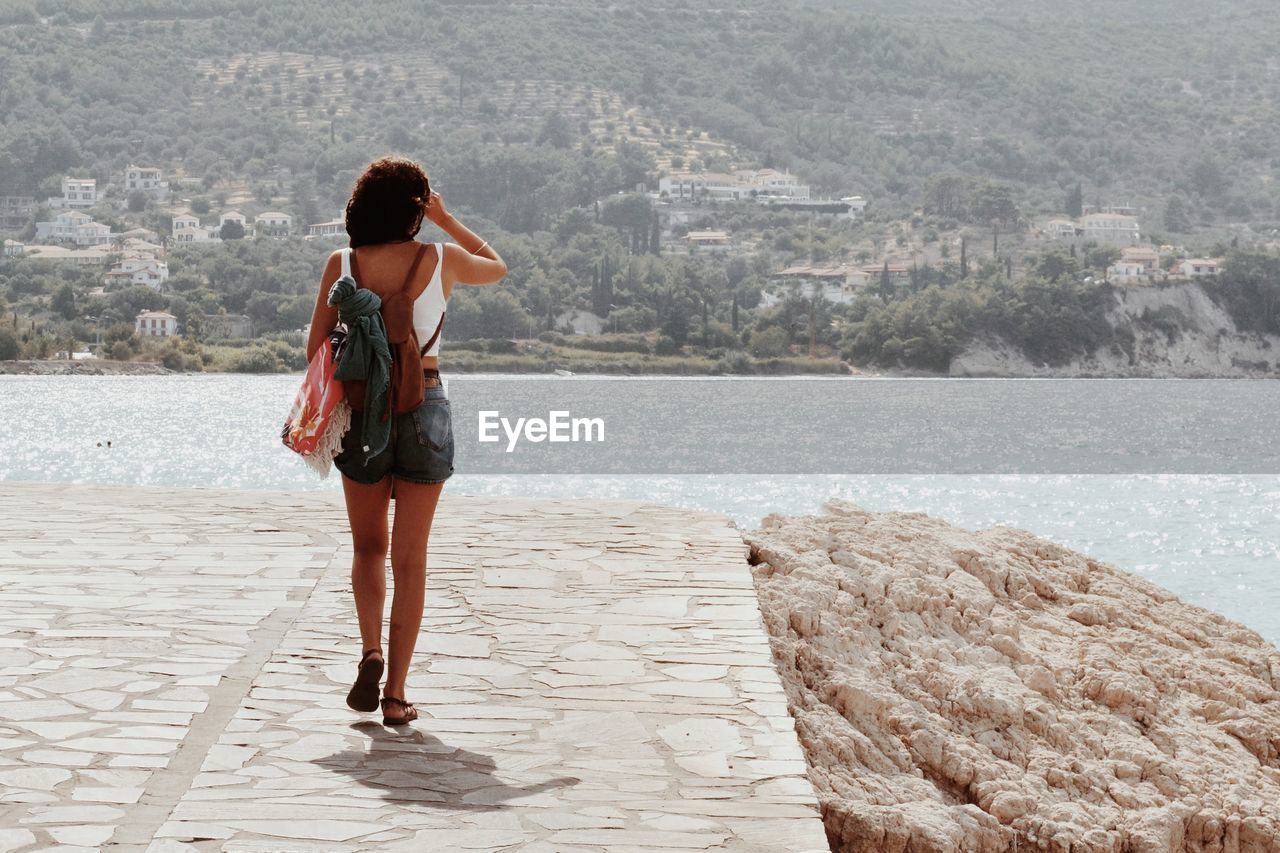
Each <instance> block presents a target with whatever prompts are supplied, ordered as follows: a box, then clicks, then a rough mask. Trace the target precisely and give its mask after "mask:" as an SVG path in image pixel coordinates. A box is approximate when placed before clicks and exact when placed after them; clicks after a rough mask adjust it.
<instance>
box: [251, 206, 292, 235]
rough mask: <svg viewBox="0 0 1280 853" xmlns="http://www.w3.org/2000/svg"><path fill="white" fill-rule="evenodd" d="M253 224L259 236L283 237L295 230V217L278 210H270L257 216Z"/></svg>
mask: <svg viewBox="0 0 1280 853" xmlns="http://www.w3.org/2000/svg"><path fill="white" fill-rule="evenodd" d="M253 224H254V227H255V228H256V229H257V231H258V233H259V234H268V235H270V236H272V237H283V236H286V235H288V233H289V231H290V230H292V229H293V217H292V216H290V215H289V214H287V213H281V212H280V211H278V210H268V211H266V212H265V213H259V214H258V215H257V216H255V217H254V218H253Z"/></svg>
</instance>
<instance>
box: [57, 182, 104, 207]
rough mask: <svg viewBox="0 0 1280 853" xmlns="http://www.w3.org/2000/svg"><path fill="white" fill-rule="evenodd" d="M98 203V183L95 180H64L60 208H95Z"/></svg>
mask: <svg viewBox="0 0 1280 853" xmlns="http://www.w3.org/2000/svg"><path fill="white" fill-rule="evenodd" d="M97 203H98V182H97V180H95V179H94V178H63V179H62V198H60V199H58V204H57V206H58V207H70V208H78V207H93V206H94V205H95V204H97Z"/></svg>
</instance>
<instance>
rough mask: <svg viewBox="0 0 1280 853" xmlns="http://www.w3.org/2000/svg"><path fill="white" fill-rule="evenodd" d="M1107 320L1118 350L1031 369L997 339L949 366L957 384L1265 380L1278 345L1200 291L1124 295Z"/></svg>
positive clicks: (1171, 288)
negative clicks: (980, 380) (967, 380)
mask: <svg viewBox="0 0 1280 853" xmlns="http://www.w3.org/2000/svg"><path fill="white" fill-rule="evenodd" d="M1114 298H1115V302H1114V304H1113V305H1112V307H1111V309H1110V310H1109V311H1108V312H1107V315H1106V319H1107V323H1109V324H1110V325H1111V328H1112V330H1113V332H1114V337H1115V339H1116V341H1117V342H1116V343H1112V344H1109V345H1107V346H1104V347H1099V348H1098V349H1097V350H1095V351H1094V352H1092V353H1090V354H1088V355H1087V356H1084V357H1077V358H1075V359H1073V360H1072V361H1070V362H1068V363H1066V364H1059V365H1046V364H1037V363H1036V362H1034V361H1033V360H1031V359H1030V358H1028V357H1027V356H1026V354H1025V353H1023V352H1021V351H1020V350H1019V349H1018V348H1017V347H1014V346H1012V345H1010V344H1009V343H1008V342H1006V341H1003V340H1000V339H999V338H993V337H985V338H980V339H978V340H975V341H974V342H972V343H971V344H969V346H968V347H967V348H966V349H965V350H964V351H963V352H962V353H960V355H958V356H956V357H955V358H954V359H952V361H951V369H950V374H951V375H952V376H958V377H987V376H990V377H1058V378H1066V377H1099V376H1105V377H1125V378H1218V377H1224V378H1225V377H1232V378H1236V377H1271V376H1275V375H1277V373H1280V337H1278V336H1276V335H1268V334H1262V333H1259V332H1247V331H1242V330H1240V329H1239V328H1238V327H1237V325H1236V323H1235V321H1234V320H1233V319H1232V317H1231V314H1230V313H1229V312H1228V311H1226V310H1225V309H1224V308H1223V307H1222V306H1221V305H1219V304H1218V303H1217V302H1215V301H1214V300H1213V299H1212V298H1211V297H1210V295H1209V294H1208V293H1207V292H1206V291H1205V288H1204V286H1202V285H1200V284H1197V283H1193V282H1188V283H1184V284H1172V285H1160V286H1147V287H1123V288H1117V289H1116V291H1115V297H1114Z"/></svg>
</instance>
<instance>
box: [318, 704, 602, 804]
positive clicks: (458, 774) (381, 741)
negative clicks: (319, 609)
mask: <svg viewBox="0 0 1280 853" xmlns="http://www.w3.org/2000/svg"><path fill="white" fill-rule="evenodd" d="M351 728H353V729H356V730H357V731H360V732H361V733H363V734H366V735H368V736H369V747H368V749H367V750H366V751H364V752H361V751H359V750H355V749H344V750H341V751H340V752H335V753H333V754H332V755H326V756H323V757H321V758H316V759H312V761H313V763H315V764H317V765H319V766H321V767H324V768H326V769H328V770H332V771H333V772H335V773H341V774H343V775H345V776H349V777H350V778H351V779H352V781H354V782H356V783H358V784H360V785H364V786H365V787H367V788H371V789H373V790H375V791H380V792H381V794H382V796H381V797H379V799H383V800H387V801H389V802H397V803H420V804H422V805H427V806H438V807H439V808H441V809H450V810H452V809H458V810H465V811H493V810H496V809H504V808H510V805H509V803H510V801H511V800H516V799H526V798H529V797H534V796H537V795H539V794H542V793H543V792H546V791H552V790H555V789H557V788H565V787H569V786H572V785H576V784H578V782H580V781H582V780H580V779H576V778H574V777H572V776H557V777H554V778H551V779H547V780H545V781H542V782H537V783H534V784H531V785H512V784H510V783H508V782H504V781H502V780H501V779H499V778H497V777H496V776H494V775H493V774H494V771H495V770H496V769H497V762H495V761H494V760H493V759H492V758H490V757H489V756H487V755H485V754H483V753H479V752H471V751H469V750H466V749H462V748H461V747H455V746H450V745H449V744H447V743H445V742H444V741H442V740H440V739H439V738H437V737H435V736H434V735H431V734H427V733H426V732H424V731H421V730H420V729H415V730H414V731H413V732H412V733H411V734H408V735H402V734H392V733H391V732H390V731H388V730H387V729H386V728H384V727H383V726H382V725H381V724H379V723H375V722H372V721H362V722H359V723H352V725H351Z"/></svg>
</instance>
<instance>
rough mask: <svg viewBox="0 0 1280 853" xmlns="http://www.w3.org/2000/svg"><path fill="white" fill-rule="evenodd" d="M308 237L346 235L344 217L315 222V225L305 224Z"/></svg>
mask: <svg viewBox="0 0 1280 853" xmlns="http://www.w3.org/2000/svg"><path fill="white" fill-rule="evenodd" d="M307 236H308V237H320V238H327V237H345V236H347V223H346V220H345V219H331V220H329V221H328V222H317V223H316V224H315V225H308V226H307Z"/></svg>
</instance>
